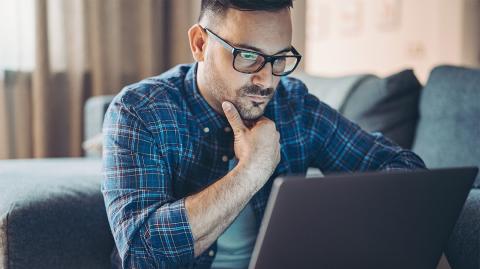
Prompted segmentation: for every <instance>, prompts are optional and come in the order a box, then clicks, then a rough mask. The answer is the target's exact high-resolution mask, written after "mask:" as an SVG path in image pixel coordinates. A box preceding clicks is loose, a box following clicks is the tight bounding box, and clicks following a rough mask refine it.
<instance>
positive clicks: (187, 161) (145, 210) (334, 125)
mask: <svg viewBox="0 0 480 269" xmlns="http://www.w3.org/2000/svg"><path fill="white" fill-rule="evenodd" d="M196 67H197V65H196V64H193V65H180V66H177V67H175V68H173V69H171V70H169V71H167V72H166V73H163V74H162V75H160V76H157V77H152V78H148V79H145V80H143V81H141V82H139V83H136V84H133V85H130V86H127V87H126V88H124V89H123V90H122V91H121V92H120V94H118V95H117V96H116V97H115V99H114V100H113V102H112V103H111V104H110V107H109V109H108V111H107V113H106V116H105V122H104V127H103V132H104V147H103V163H104V180H103V182H102V192H103V195H104V199H105V206H106V209H107V214H108V220H109V223H110V228H111V230H112V233H113V237H114V239H115V243H116V247H117V249H118V253H119V256H120V257H121V259H122V264H123V266H124V268H178V267H185V268H209V267H210V265H211V263H212V261H213V259H214V256H215V253H216V243H215V244H213V245H212V246H211V247H210V248H209V249H208V250H206V251H205V252H204V253H203V254H202V255H201V256H199V257H197V258H194V252H193V246H194V239H193V236H192V231H191V228H190V225H189V222H188V216H187V213H186V209H185V197H186V196H188V195H191V194H193V193H195V192H198V191H200V190H202V189H203V188H205V187H207V186H208V185H210V184H212V183H213V182H215V181H216V180H218V179H220V178H222V177H223V176H225V175H226V174H227V173H228V171H229V170H228V162H229V160H230V159H232V158H233V157H234V151H233V133H232V131H231V129H230V128H229V123H228V121H227V120H226V119H225V118H224V117H223V116H222V115H220V114H218V113H216V112H215V111H214V110H213V109H212V108H211V107H210V106H209V105H208V103H207V102H206V101H205V99H204V98H203V97H202V96H201V95H200V93H199V90H198V88H197V85H196V69H197V68H196ZM265 116H266V117H268V118H270V119H271V120H273V121H274V122H275V123H276V126H277V129H278V131H279V132H280V137H281V138H280V144H281V161H280V163H279V165H278V166H277V168H276V170H275V172H274V173H273V175H272V176H271V178H270V180H269V181H268V182H267V183H266V184H265V186H264V187H263V188H262V189H261V190H260V191H259V192H258V193H256V194H255V196H254V197H253V198H252V200H251V203H252V206H253V210H254V212H255V217H256V224H257V226H259V225H260V223H261V220H262V217H263V213H264V210H265V206H266V202H267V198H268V196H269V193H270V190H271V187H272V181H273V179H274V178H276V177H278V176H279V175H285V174H305V173H306V170H307V168H308V167H317V168H319V169H320V170H321V171H322V172H323V173H326V174H328V173H332V172H353V171H367V170H393V169H415V168H424V167H425V166H424V163H423V162H422V160H421V159H420V158H419V157H418V156H416V155H415V154H413V153H412V152H410V151H407V150H403V149H401V148H400V147H398V146H397V145H395V144H393V143H392V142H391V141H389V140H387V139H386V138H385V137H383V136H382V135H381V134H379V133H373V134H370V133H367V132H365V131H363V130H362V129H360V128H359V127H358V126H357V125H355V124H354V123H352V122H350V121H349V120H347V119H345V118H344V117H343V116H341V115H340V114H339V113H338V112H337V111H335V110H333V109H332V108H330V107H329V106H327V105H326V104H324V103H322V102H321V101H319V100H318V99H317V98H316V97H315V96H313V95H311V94H309V93H308V91H307V88H306V87H305V85H304V84H303V83H302V82H301V81H299V80H297V79H294V78H290V77H283V78H282V79H281V81H280V83H279V85H278V87H277V89H276V93H275V95H274V97H273V98H272V100H271V101H270V103H269V104H268V106H267V107H266V109H265Z"/></svg>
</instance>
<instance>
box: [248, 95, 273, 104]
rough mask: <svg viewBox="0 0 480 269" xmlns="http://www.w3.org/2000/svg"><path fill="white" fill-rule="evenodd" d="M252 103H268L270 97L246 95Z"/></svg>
mask: <svg viewBox="0 0 480 269" xmlns="http://www.w3.org/2000/svg"><path fill="white" fill-rule="evenodd" d="M246 96H247V97H248V99H250V101H252V102H255V103H257V104H262V103H265V102H267V101H268V99H269V97H268V96H260V95H252V94H247V95H246Z"/></svg>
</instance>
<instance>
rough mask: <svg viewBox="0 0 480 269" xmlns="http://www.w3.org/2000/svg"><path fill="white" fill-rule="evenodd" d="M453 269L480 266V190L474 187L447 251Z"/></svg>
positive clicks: (471, 268)
mask: <svg viewBox="0 0 480 269" xmlns="http://www.w3.org/2000/svg"><path fill="white" fill-rule="evenodd" d="M445 253H446V256H447V259H448V262H449V263H450V265H451V267H452V268H453V269H456V268H461V269H478V268H480V190H479V189H473V190H472V191H471V192H470V194H469V196H468V198H467V201H466V203H465V205H464V207H463V211H462V213H461V215H460V217H459V219H458V221H457V224H456V225H455V228H454V230H453V232H452V235H451V236H450V240H449V242H448V246H447V249H446V251H445Z"/></svg>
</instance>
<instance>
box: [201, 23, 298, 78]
mask: <svg viewBox="0 0 480 269" xmlns="http://www.w3.org/2000/svg"><path fill="white" fill-rule="evenodd" d="M200 27H202V26H200ZM202 29H203V30H204V31H205V32H207V34H208V35H210V36H212V37H213V38H214V39H215V40H217V41H218V42H219V43H220V44H222V45H223V47H225V48H226V49H228V50H230V51H231V53H232V54H233V62H232V65H233V69H235V70H237V71H238V72H241V73H245V74H252V73H256V72H258V71H260V70H261V69H262V68H263V67H264V66H265V65H266V64H267V63H271V64H272V75H274V76H286V75H288V74H290V73H292V72H293V71H294V70H295V68H297V66H298V63H299V62H300V59H302V55H300V53H298V51H297V50H296V49H295V48H294V47H293V46H292V47H291V49H290V50H288V51H284V52H283V53H290V54H286V55H266V54H263V53H261V52H257V51H253V50H248V49H241V48H236V47H234V46H232V45H230V44H229V43H228V42H227V41H226V40H224V39H222V38H221V37H219V36H218V35H217V34H215V33H214V32H212V31H210V29H208V28H206V27H202Z"/></svg>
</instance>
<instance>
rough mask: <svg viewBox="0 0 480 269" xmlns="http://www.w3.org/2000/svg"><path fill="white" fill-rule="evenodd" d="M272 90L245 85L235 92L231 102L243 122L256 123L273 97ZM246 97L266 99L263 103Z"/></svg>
mask: <svg viewBox="0 0 480 269" xmlns="http://www.w3.org/2000/svg"><path fill="white" fill-rule="evenodd" d="M273 92H274V89H273V88H266V89H264V88H262V87H259V86H256V85H245V86H243V87H241V88H239V89H236V90H235V93H236V96H235V98H234V99H233V100H231V102H232V103H233V105H234V106H235V107H236V108H237V110H238V113H239V114H240V116H241V117H242V119H244V120H248V121H256V120H258V119H259V118H260V117H261V116H263V113H264V112H265V107H266V106H267V104H268V102H269V101H270V100H271V98H272V96H273ZM248 95H255V96H262V97H266V98H265V101H264V102H256V101H252V100H250V98H249V97H248Z"/></svg>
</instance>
